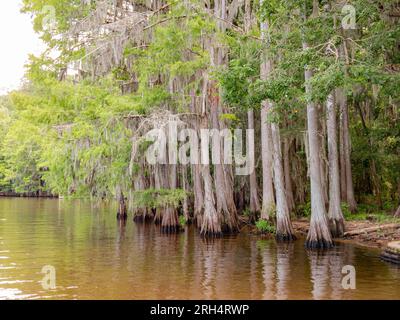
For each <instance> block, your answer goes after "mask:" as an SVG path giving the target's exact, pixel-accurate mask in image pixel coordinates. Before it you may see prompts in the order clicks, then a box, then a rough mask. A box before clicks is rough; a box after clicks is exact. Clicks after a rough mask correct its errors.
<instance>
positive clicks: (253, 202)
mask: <svg viewBox="0 0 400 320" xmlns="http://www.w3.org/2000/svg"><path fill="white" fill-rule="evenodd" d="M247 118H248V127H249V129H250V130H254V112H253V109H250V110H248V111H247ZM249 156H250V157H253V158H254V157H255V155H254V152H253V153H252V154H250V155H249ZM252 163H255V159H253V161H252ZM258 212H260V201H259V199H258V187H257V176H256V170H253V172H252V173H251V174H250V213H251V214H252V216H253V217H256V216H257V213H258Z"/></svg>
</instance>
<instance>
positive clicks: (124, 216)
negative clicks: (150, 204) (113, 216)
mask: <svg viewBox="0 0 400 320" xmlns="http://www.w3.org/2000/svg"><path fill="white" fill-rule="evenodd" d="M127 219H128V215H127V213H126V212H123V213H120V212H118V213H117V220H127Z"/></svg>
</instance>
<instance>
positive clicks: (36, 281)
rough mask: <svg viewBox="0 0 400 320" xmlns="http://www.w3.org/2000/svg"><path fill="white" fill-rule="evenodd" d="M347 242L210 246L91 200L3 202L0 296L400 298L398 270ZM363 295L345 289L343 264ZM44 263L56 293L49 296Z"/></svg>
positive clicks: (252, 241)
mask: <svg viewBox="0 0 400 320" xmlns="http://www.w3.org/2000/svg"><path fill="white" fill-rule="evenodd" d="M378 255H379V251H376V250H370V249H365V248H360V247H357V246H354V245H351V244H340V245H338V246H336V247H335V248H334V249H333V250H330V251H326V252H324V253H321V252H310V251H307V250H305V249H304V245H303V242H302V241H301V240H299V241H296V242H295V243H292V244H279V245H277V244H276V243H275V241H273V240H263V239H260V238H259V237H256V236H252V235H249V234H245V233H242V234H240V235H238V236H234V237H227V238H223V239H216V240H213V241H205V240H203V239H202V238H200V237H199V235H198V234H197V232H196V230H195V229H193V228H187V230H185V232H183V233H181V234H179V235H172V236H171V235H164V234H161V233H160V232H159V230H158V228H157V227H155V226H152V225H140V224H135V223H133V222H132V221H127V223H126V225H121V224H119V223H118V222H117V221H116V219H115V209H113V208H112V207H110V206H106V205H102V206H95V205H91V204H90V203H88V202H85V201H79V200H74V201H66V200H57V199H11V198H0V299H400V268H399V267H397V266H394V265H391V264H388V263H386V262H383V261H381V260H380V259H379V258H378ZM345 265H353V266H354V267H355V269H356V289H355V290H344V289H343V288H342V278H343V276H344V275H343V274H342V273H341V271H342V267H343V266H345ZM43 266H54V268H55V270H56V289H53V290H44V289H43V287H42V285H41V280H42V279H43V277H44V274H42V273H41V271H42V268H43Z"/></svg>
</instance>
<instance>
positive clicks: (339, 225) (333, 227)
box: [329, 219, 345, 238]
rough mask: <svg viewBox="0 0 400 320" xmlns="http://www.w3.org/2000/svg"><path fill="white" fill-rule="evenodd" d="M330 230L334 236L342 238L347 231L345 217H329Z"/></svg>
mask: <svg viewBox="0 0 400 320" xmlns="http://www.w3.org/2000/svg"><path fill="white" fill-rule="evenodd" d="M329 230H330V231H331V235H332V237H333V238H342V237H343V235H344V231H345V229H344V221H343V219H339V220H337V219H329Z"/></svg>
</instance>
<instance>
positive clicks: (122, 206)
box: [117, 186, 128, 220]
mask: <svg viewBox="0 0 400 320" xmlns="http://www.w3.org/2000/svg"><path fill="white" fill-rule="evenodd" d="M117 201H118V212H117V219H118V220H126V219H127V218H128V212H127V210H126V203H125V196H124V194H123V192H122V189H121V187H120V186H117Z"/></svg>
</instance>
